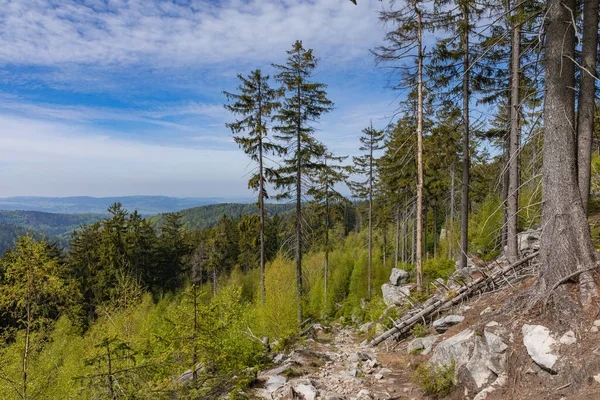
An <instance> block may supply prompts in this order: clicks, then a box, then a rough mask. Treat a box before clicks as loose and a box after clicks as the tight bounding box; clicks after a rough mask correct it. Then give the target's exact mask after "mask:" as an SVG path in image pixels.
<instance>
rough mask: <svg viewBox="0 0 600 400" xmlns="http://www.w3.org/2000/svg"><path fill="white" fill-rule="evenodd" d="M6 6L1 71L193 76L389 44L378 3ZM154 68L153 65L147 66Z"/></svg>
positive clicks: (246, 0)
mask: <svg viewBox="0 0 600 400" xmlns="http://www.w3.org/2000/svg"><path fill="white" fill-rule="evenodd" d="M362 3H363V4H361V5H360V6H358V7H357V6H352V5H351V4H349V3H348V4H346V2H340V1H332V0H312V1H298V0H225V1H221V2H220V3H215V2H211V1H203V0H190V1H186V2H174V1H164V0H113V1H109V2H104V1H92V0H87V1H74V0H62V1H51V2H50V1H47V0H20V1H11V0H0V9H2V13H1V14H0V63H4V64H25V65H37V66H50V67H56V66H57V65H61V64H73V63H74V64H83V65H95V66H98V65H101V66H105V67H110V66H123V65H136V64H140V63H146V66H152V67H156V68H160V67H185V66H190V65H210V64H215V63H219V64H221V63H223V62H228V61H240V60H242V61H244V62H249V61H250V62H252V61H256V60H261V61H262V60H265V59H271V60H272V59H273V58H278V57H274V55H275V54H282V52H283V51H285V50H286V49H287V48H288V47H289V46H290V45H291V43H292V42H293V41H294V40H296V39H303V40H305V41H306V42H307V45H309V46H311V47H315V48H317V49H318V50H319V53H320V54H322V55H323V57H328V58H330V57H331V58H333V57H335V58H336V59H338V60H339V62H341V63H343V62H346V61H348V60H349V59H352V58H355V57H357V56H363V55H364V53H365V51H366V50H367V49H369V48H370V47H371V46H372V45H373V44H374V43H375V42H376V41H377V40H379V39H380V38H381V32H382V31H381V28H380V27H379V25H378V23H377V21H376V18H365V14H366V13H374V12H375V10H377V9H379V8H380V7H381V5H380V3H379V2H377V1H375V0H371V1H366V2H362ZM148 63H149V64H148Z"/></svg>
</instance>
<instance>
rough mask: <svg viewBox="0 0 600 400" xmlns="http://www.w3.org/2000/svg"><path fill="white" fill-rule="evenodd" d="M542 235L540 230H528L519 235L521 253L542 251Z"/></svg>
mask: <svg viewBox="0 0 600 400" xmlns="http://www.w3.org/2000/svg"><path fill="white" fill-rule="evenodd" d="M541 235H542V233H541V231H540V230H536V229H527V230H526V231H524V232H521V233H519V234H518V235H517V241H518V242H519V251H520V252H522V253H523V252H528V251H535V250H539V249H540V237H541Z"/></svg>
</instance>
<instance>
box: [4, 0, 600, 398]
mask: <svg viewBox="0 0 600 400" xmlns="http://www.w3.org/2000/svg"><path fill="white" fill-rule="evenodd" d="M351 1H352V2H354V3H356V2H358V3H359V5H360V0H358V1H353V0H351ZM381 4H382V11H381V12H380V15H379V18H380V20H381V22H382V24H384V26H385V27H386V29H387V30H388V33H387V35H386V36H385V38H382V43H381V45H380V46H378V47H376V48H374V49H372V54H373V58H374V62H375V63H376V64H377V65H378V67H381V68H386V69H388V70H389V71H390V72H389V86H390V89H391V90H396V91H397V93H398V101H399V105H398V109H397V112H396V115H394V116H393V117H390V118H389V119H388V120H386V121H364V129H363V130H362V133H361V136H360V140H359V141H357V142H356V148H359V152H357V154H358V155H355V156H353V157H347V156H346V155H344V154H334V153H333V152H332V150H330V147H328V144H327V143H325V142H324V141H321V140H320V139H319V134H320V132H319V121H320V119H321V118H322V117H323V115H325V114H327V113H335V112H336V110H335V104H334V100H335V99H333V98H330V95H329V94H328V92H327V90H328V87H327V82H321V81H320V79H319V78H320V75H319V58H318V54H314V52H313V50H312V49H310V48H306V47H305V45H304V43H303V41H301V40H298V41H296V42H295V43H292V44H291V46H290V48H289V50H288V51H287V54H273V63H274V64H273V65H265V66H264V70H273V71H274V73H273V74H272V76H270V75H268V74H266V73H265V72H263V70H261V69H255V70H252V71H239V75H238V84H239V86H237V87H235V88H233V89H232V88H230V89H229V90H226V91H224V92H223V96H224V107H225V109H226V111H227V112H228V113H229V114H228V115H229V116H230V122H229V123H228V124H227V128H228V129H230V131H231V134H232V135H233V140H234V141H235V143H236V144H237V145H238V146H239V148H240V157H245V156H246V157H248V158H249V160H250V167H249V169H250V170H251V172H250V174H249V178H248V187H249V188H250V189H252V190H253V191H254V193H255V194H256V203H255V204H249V205H212V206H208V207H203V208H197V209H191V210H185V211H182V212H175V213H168V214H162V215H158V216H155V217H149V218H144V217H143V216H142V215H140V214H139V213H138V212H137V211H135V210H126V209H124V208H123V206H122V205H121V204H120V203H115V204H114V205H113V206H111V207H110V208H109V209H108V213H109V214H108V216H106V217H105V218H103V219H101V220H96V219H99V218H97V216H88V218H92V219H94V220H93V221H87V220H86V221H82V222H81V225H82V226H81V227H78V228H76V229H74V230H73V233H72V235H71V237H70V238H68V239H66V241H67V243H60V242H59V243H57V242H56V241H55V240H49V239H44V238H43V237H42V235H31V234H29V235H28V234H24V235H23V236H21V237H20V238H19V240H18V242H17V243H16V245H15V246H14V248H11V249H9V250H7V251H6V253H5V254H4V255H3V256H2V259H1V260H0V338H1V339H0V398H3V399H23V400H25V399H80V398H81V399H106V398H108V399H121V398H123V399H147V398H156V399H162V398H164V399H173V398H189V399H216V398H230V399H241V398H249V396H250V395H249V394H248V393H249V392H248V390H249V388H252V387H253V386H254V385H255V383H256V380H257V373H258V372H259V371H261V370H263V369H265V368H267V367H269V366H271V365H273V355H274V354H277V353H286V352H289V351H290V350H291V349H293V348H294V346H297V345H298V343H301V342H303V341H305V340H307V339H306V334H307V329H310V328H311V327H313V326H315V324H317V323H318V324H319V326H320V327H321V328H322V327H325V329H330V327H331V326H332V325H333V324H337V325H336V326H342V327H345V326H349V327H358V326H362V327H364V326H365V324H366V323H372V324H371V325H368V327H367V328H364V330H366V331H363V332H362V333H363V334H364V336H363V337H362V339H364V340H365V343H366V344H368V343H369V342H370V341H371V340H373V339H375V341H376V342H377V343H379V340H378V337H381V336H380V335H382V334H383V333H384V332H386V331H390V332H391V333H390V335H392V334H394V335H396V336H395V337H394V338H393V339H396V340H398V339H401V338H402V337H401V334H402V335H404V336H413V337H416V338H419V337H422V336H427V335H428V334H429V333H430V328H429V327H428V326H429V325H430V323H431V322H432V321H431V320H426V318H430V317H431V315H430V314H423V315H426V317H422V320H419V319H418V318H416V321H417V322H418V324H417V322H414V321H412V320H410V321H411V322H410V324H411V325H410V326H408V325H406V326H405V325H402V324H404V323H408V322H406V320H403V319H402V318H403V315H408V316H411V314H410V310H411V309H416V310H420V309H419V308H418V307H419V305H423V308H424V309H426V310H427V306H431V305H432V304H437V303H435V302H436V301H439V302H440V304H441V303H444V302H445V301H451V300H452V299H453V298H459V297H460V296H464V294H465V293H466V292H467V290H468V289H470V288H471V287H474V286H475V285H479V284H480V283H481V282H484V283H486V285H488V284H489V281H487V280H486V279H488V280H489V279H490V277H491V278H493V279H496V278H497V277H498V276H499V275H498V272H497V271H498V270H496V269H494V266H495V265H501V268H500V270H502V276H503V274H506V273H507V271H511V269H510V268H509V267H510V266H511V265H512V266H514V275H515V277H516V276H517V275H518V273H517V269H516V268H517V266H520V265H521V262H520V260H521V259H522V258H523V257H528V258H527V261H529V260H533V259H535V262H534V264H535V266H534V267H532V268H533V269H532V271H533V272H531V273H530V275H528V276H526V277H524V278H519V279H516V278H515V280H514V281H509V280H508V279H507V280H506V282H508V283H501V285H504V287H505V290H514V291H515V292H514V296H513V295H511V296H509V297H511V299H508V300H507V299H504V300H506V302H507V304H509V305H508V306H507V307H508V308H506V310H508V311H500V312H499V314H503V315H505V316H507V318H508V316H510V317H514V318H515V319H516V318H517V317H518V316H519V315H525V316H526V318H527V323H529V320H530V319H531V320H535V318H538V317H539V319H540V320H543V318H547V319H548V320H552V321H560V323H561V324H563V325H565V326H572V327H573V329H575V326H576V325H578V324H580V323H581V326H583V325H585V324H588V322H585V321H587V320H588V319H590V318H592V317H593V316H594V315H595V316H596V317H597V315H598V305H599V297H598V289H597V282H598V276H597V272H598V270H597V268H598V262H599V259H598V253H597V251H596V249H597V248H598V247H600V147H599V144H598V138H597V135H598V132H599V131H600V114H599V113H598V109H599V107H597V104H598V96H597V87H598V74H597V58H598V1H597V0H581V1H575V0H562V1H559V0H549V1H546V2H542V1H535V0H533V1H529V0H526V1H522V2H513V1H485V2H475V1H471V0H460V1H458V0H457V1H452V0H450V1H435V2H428V1H420V0H403V1H389V2H388V1H387V0H383V1H382V3H381ZM339 7H355V5H352V4H351V3H350V2H348V1H347V0H342V1H340V4H339ZM338 33H339V34H340V35H342V34H343V32H338ZM353 133H355V132H353ZM246 172H247V171H246ZM241 174H244V171H240V175H241ZM77 221H80V220H79V219H78V220H77ZM523 232H533V233H534V235H538V236H536V238H537V239H539V245H538V246H537V247H536V248H535V251H534V252H528V253H526V254H525V253H524V250H531V249H530V248H527V247H526V246H524V244H523V243H522V240H521V238H522V237H525V240H527V236H523ZM20 233H22V232H20ZM537 239H536V240H537ZM499 260H500V261H499ZM494 262H495V263H501V264H493V263H494ZM483 266H485V267H483ZM488 266H489V269H485V268H486V267H488ZM393 268H395V269H397V270H402V271H405V272H406V273H407V276H406V282H405V283H406V288H408V289H407V290H408V292H406V293H405V295H404V297H406V300H402V302H401V303H394V302H392V303H393V304H390V301H389V300H388V299H387V298H386V296H384V294H385V293H382V286H384V287H385V286H386V285H387V286H389V281H390V273H391V272H392V269H393ZM503 269H505V271H504V270H503ZM394 271H396V270H394ZM465 271H467V272H465ZM459 273H460V274H463V275H461V276H462V278H461V280H459V279H458V278H457V276H458V275H457V274H459ZM465 274H466V275H465ZM465 276H466V278H465ZM507 276H508V275H507ZM493 279H492V281H493V282H496V280H493ZM527 279H529V280H527ZM524 282H525V283H524ZM392 283H393V282H392ZM494 284H495V283H494ZM453 285H454V286H453ZM477 290H478V292H477V293H479V294H480V295H481V296H483V293H484V292H486V291H492V292H495V291H499V290H501V289H499V288H498V287H496V286H494V287H487V288H486V289H483V288H482V287H477ZM511 293H513V292H511ZM436 296H438V297H436ZM460 298H462V297H460ZM440 299H443V301H442V300H440ZM504 300H503V301H504ZM509 300H510V301H509ZM444 304H445V303H444ZM453 305H455V304H453ZM432 307H433V306H432ZM494 307H495V309H496V310H498V309H500V310H502V308H501V307H502V304H495V305H494ZM427 312H428V311H427ZM528 313H529V314H528ZM509 314H510V315H509ZM415 315H417V314H415ZM478 315H479V314H478ZM481 315H482V316H483V315H484V313H483V312H482V314H481ZM417 316H418V315H417ZM594 319H595V318H594ZM461 321H462V320H461ZM511 321H512V320H511ZM519 321H520V320H519ZM582 321H583V322H582ZM596 322H598V321H596ZM532 323H533V322H532ZM473 324H475V322H473ZM506 324H507V326H509V325H508V324H509V322H507V323H506ZM590 324H591V322H590ZM599 325H600V324H599ZM473 326H474V327H475V328H473V329H474V331H473V332H474V333H473V335H474V336H473V337H475V338H481V337H483V336H485V338H486V339H485V340H491V339H489V338H488V336H487V332H488V330H487V329H486V328H484V327H483V324H482V326H478V325H477V326H476V325H473ZM491 326H494V325H491ZM511 326H512V325H511ZM527 326H529V325H527ZM586 326H587V325H586ZM405 327H407V328H406V329H405V330H404V331H402V329H404V328H405ZM409 328H410V330H409ZM361 329H362V328H361ZM511 329H516V332H517V335H521V325H519V327H518V328H514V327H513V328H511ZM582 329H583V330H582V331H581V332H583V333H579V331H577V332H578V333H577V335H578V338H579V340H581V337H587V336H585V335H588V334H589V335H591V333H589V331H588V330H587V328H585V329H584V328H582ZM484 330H485V332H484ZM597 330H598V329H596V331H597ZM438 332H440V331H439V330H438ZM523 332H525V325H524V326H523ZM454 333H457V332H454ZM484 333H485V334H484ZM499 335H500V334H499ZM511 335H512V333H511ZM559 336H560V335H559ZM507 337H508V336H507ZM384 339H385V340H387V339H388V337H384V338H382V339H381V341H383V340H384ZM592 339H593V337H592ZM592 339H590V340H592ZM436 340H437V339H436ZM476 340H479V339H476ZM481 340H483V339H481ZM553 340H554V339H553ZM556 341H557V340H555V342H556ZM477 343H479V342H477ZM511 343H512V340H511ZM519 343H521V342H519ZM561 343H562V338H561ZM525 345H526V346H527V343H525ZM440 346H441V344H440ZM521 347H523V346H521ZM417 350H418V351H417V352H416V353H414V354H419V352H420V351H421V350H422V349H417ZM527 350H529V348H527ZM592 350H593V349H592ZM523 351H524V350H523ZM404 353H406V351H405V352H404ZM522 354H525V356H522V357H521V360H522V359H524V357H526V355H527V354H528V353H527V352H524V353H523V352H522ZM529 354H530V355H531V352H530V353H529ZM590 354H591V351H590ZM434 357H435V356H434ZM532 357H533V360H534V361H535V362H536V363H537V364H543V363H542V362H539V361H538V359H536V358H535V357H534V356H533V355H532ZM578 357H579V356H578ZM590 357H593V356H591V355H590ZM456 358H458V357H456ZM596 358H598V357H597V356H596ZM363 361H364V360H363ZM455 361H457V362H460V360H454V359H453V360H452V362H451V366H446V367H445V368H446V369H443V368H442V370H440V369H439V368H438V369H436V368H433V369H427V368H426V367H424V368H425V369H417V372H416V373H415V376H417V378H415V379H417V380H418V384H417V385H420V387H421V388H423V392H422V395H423V396H429V395H431V396H437V397H438V398H445V396H451V393H454V395H455V396H459V397H454V398H463V397H460V393H462V391H461V389H458V390H455V387H456V386H457V385H458V384H459V381H458V377H460V376H461V375H460V373H459V366H456V371H455V370H454V368H455ZM361 362H362V361H361ZM509 362H510V360H509ZM464 364H467V363H466V362H464V363H463V365H462V366H464ZM572 364H573V365H575V364H577V363H575V362H573V363H572ZM597 364H598V361H590V364H589V365H594V366H596V365H597ZM424 365H425V363H424ZM462 366H461V367H462ZM448 367H449V368H450V370H451V373H450V375H451V377H450V378H447V379H446V380H443V378H444V377H447V373H448V371H450V370H449V369H447V368H448ZM407 368H408V367H407ZM419 368H421V367H419ZM465 368H467V369H468V364H467V366H466V367H465ZM490 368H491V367H490ZM560 368H562V369H560V373H559V374H558V376H559V377H564V376H566V378H565V380H564V382H563V381H552V382H554V383H549V384H548V386H543V385H542V384H540V389H539V390H540V391H539V392H535V393H537V394H540V393H546V394H547V393H550V392H551V391H552V390H554V389H553V388H556V387H559V386H560V387H559V389H560V390H563V389H567V390H574V392H573V393H578V392H577V390H587V389H586V388H588V387H591V386H590V385H592V384H593V385H597V383H594V382H595V381H594V379H596V378H594V379H592V378H591V376H592V375H593V374H598V373H600V369H599V370H597V371H595V372H593V373H592V372H589V376H590V378H589V379H587V378H588V376H587V375H584V374H583V372H581V370H580V369H577V368H579V367H577V366H570V367H566V366H562V364H561V367H560ZM581 368H583V367H581ZM590 368H591V367H590ZM599 368H600V366H599ZM413 369H414V368H413ZM286 371H288V372H287V373H288V375H289V376H288V378H293V370H290V369H288V370H286ZM519 371H520V370H519ZM536 371H537V370H536ZM539 371H541V372H535V374H537V375H535V376H542V375H543V374H546V373H548V371H551V372H552V376H555V375H556V374H557V371H558V370H555V369H554V367H553V366H552V365H551V366H550V367H542V369H539ZM411 373H412V372H411ZM510 373H511V374H513V375H510V376H511V379H512V377H513V376H516V375H518V376H521V372H515V371H512V370H511V371H510ZM586 373H587V372H586ZM514 374H516V375H514ZM522 374H526V372H522ZM527 374H529V372H527ZM496 375H498V376H500V375H501V374H500V373H496V374H495V375H494V376H495V377H496ZM529 375H531V376H533V375H534V373H533V372H532V373H531V374H529ZM548 376H551V375H550V374H549V373H548ZM419 377H420V378H419ZM536 379H537V378H536ZM540 379H541V378H540ZM548 379H550V378H548ZM552 379H554V378H552ZM586 379H587V380H586ZM432 381H433V383H431V382H432ZM596 381H599V382H600V378H598V379H596ZM511 382H512V381H511ZM569 382H571V383H569ZM586 382H587V383H586ZM514 385H515V387H516V378H515V383H514ZM542 387H545V388H546V389H541V388H542ZM559 389H556V390H557V391H559ZM453 390H454V392H452V391H453ZM478 390H479V391H480V390H481V387H478ZM544 390H547V391H544ZM589 390H592V389H589ZM596 390H597V389H596ZM293 392H294V391H293V390H292V393H293ZM457 393H458V394H457ZM469 393H470V394H469V396H470V395H471V394H473V395H475V394H476V393H477V391H475V392H469ZM519 393H521V392H519ZM522 393H525V392H522ZM527 393H534V392H527ZM503 396H505V397H503V398H526V397H519V396H525V395H519V394H516V395H514V396H515V397H510V395H508V394H506V392H504V394H503ZM273 398H274V397H273ZM303 398H306V399H308V397H303ZM318 398H320V397H318ZM323 398H325V397H323ZM339 398H346V397H339ZM355 398H357V397H355ZM360 398H361V399H366V398H369V399H370V398H373V397H360ZM377 398H384V397H377ZM389 398H404V397H389ZM407 398H409V397H407ZM469 398H472V397H469ZM479 398H484V397H479ZM490 398H491V397H490ZM549 398H550V397H549ZM557 398H558V397H557ZM573 398H592V397H583V396H582V397H573Z"/></svg>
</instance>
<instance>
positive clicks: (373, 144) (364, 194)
mask: <svg viewBox="0 0 600 400" xmlns="http://www.w3.org/2000/svg"><path fill="white" fill-rule="evenodd" d="M384 137H385V132H384V131H383V130H377V129H375V128H373V124H372V123H371V125H370V126H369V127H368V128H365V129H363V135H362V136H361V137H360V143H361V146H360V148H359V150H360V151H362V152H364V154H363V155H362V156H359V157H352V160H353V162H354V166H355V167H354V173H356V174H358V175H360V176H363V177H364V178H365V180H362V181H353V182H351V183H350V187H351V189H352V191H353V192H354V196H355V197H357V198H360V199H366V200H367V202H368V207H369V211H368V213H369V217H368V218H369V239H368V240H369V244H368V246H369V258H368V261H367V296H368V298H369V299H370V298H371V265H372V262H373V194H374V187H375V179H376V175H375V174H376V163H377V160H378V157H377V154H376V153H377V152H378V151H379V150H381V149H383V139H384Z"/></svg>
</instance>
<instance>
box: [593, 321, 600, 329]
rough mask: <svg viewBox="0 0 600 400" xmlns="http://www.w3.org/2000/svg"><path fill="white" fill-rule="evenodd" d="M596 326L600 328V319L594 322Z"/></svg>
mask: <svg viewBox="0 0 600 400" xmlns="http://www.w3.org/2000/svg"><path fill="white" fill-rule="evenodd" d="M594 326H596V327H600V319H597V320H595V321H594Z"/></svg>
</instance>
